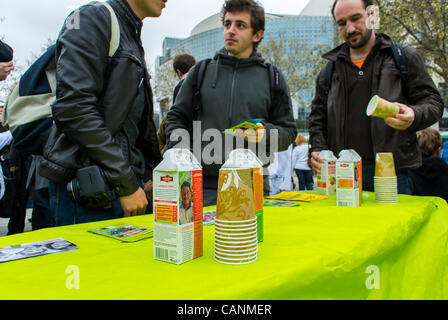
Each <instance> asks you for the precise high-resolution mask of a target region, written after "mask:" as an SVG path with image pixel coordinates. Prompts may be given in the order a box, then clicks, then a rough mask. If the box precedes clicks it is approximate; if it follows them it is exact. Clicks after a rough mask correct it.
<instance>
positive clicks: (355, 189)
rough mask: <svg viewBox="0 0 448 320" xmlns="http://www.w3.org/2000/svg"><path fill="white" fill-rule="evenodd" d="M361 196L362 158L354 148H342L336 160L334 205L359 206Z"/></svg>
mask: <svg viewBox="0 0 448 320" xmlns="http://www.w3.org/2000/svg"><path fill="white" fill-rule="evenodd" d="M361 196H362V159H361V157H360V156H359V154H358V153H357V152H356V151H355V150H342V151H341V152H340V153H339V158H338V160H337V161H336V205H337V206H338V207H359V206H361Z"/></svg>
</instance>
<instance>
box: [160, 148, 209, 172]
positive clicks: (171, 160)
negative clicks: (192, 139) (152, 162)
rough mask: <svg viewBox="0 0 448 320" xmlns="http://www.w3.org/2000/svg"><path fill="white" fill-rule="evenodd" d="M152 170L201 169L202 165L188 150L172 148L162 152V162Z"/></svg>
mask: <svg viewBox="0 0 448 320" xmlns="http://www.w3.org/2000/svg"><path fill="white" fill-rule="evenodd" d="M154 170H157V171H192V170H202V167H201V165H200V163H199V161H198V160H197V159H196V157H195V156H194V155H193V153H191V152H190V150H188V149H180V148H173V149H169V150H167V151H166V152H165V153H164V155H163V160H162V162H160V163H159V165H158V166H157V167H156V168H155V169H154Z"/></svg>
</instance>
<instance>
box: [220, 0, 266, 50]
mask: <svg viewBox="0 0 448 320" xmlns="http://www.w3.org/2000/svg"><path fill="white" fill-rule="evenodd" d="M227 12H232V13H234V12H249V13H250V25H251V27H252V29H254V33H253V34H256V33H257V32H258V31H260V30H262V31H264V28H265V16H264V8H263V6H262V5H261V4H260V3H259V2H258V1H254V0H226V2H224V5H223V6H222V9H221V22H222V24H224V17H225V15H226V13H227ZM261 40H262V39H261ZM261 40H260V41H259V42H257V43H255V44H254V45H255V47H257V46H258V44H259V43H260V42H261Z"/></svg>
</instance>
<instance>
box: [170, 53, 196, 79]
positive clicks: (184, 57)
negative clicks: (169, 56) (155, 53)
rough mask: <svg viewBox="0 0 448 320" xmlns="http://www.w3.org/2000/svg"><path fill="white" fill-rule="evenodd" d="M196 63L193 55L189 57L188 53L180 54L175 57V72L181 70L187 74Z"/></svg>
mask: <svg viewBox="0 0 448 320" xmlns="http://www.w3.org/2000/svg"><path fill="white" fill-rule="evenodd" d="M195 63H196V60H195V59H194V57H193V56H192V55H189V54H187V53H182V54H178V55H177V56H175V57H174V60H173V68H174V72H176V71H177V70H180V72H182V73H183V74H186V73H187V72H188V71H189V70H190V68H191V67H192V66H194V65H195Z"/></svg>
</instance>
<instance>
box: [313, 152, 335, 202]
mask: <svg viewBox="0 0 448 320" xmlns="http://www.w3.org/2000/svg"><path fill="white" fill-rule="evenodd" d="M319 157H320V158H321V159H322V160H323V163H322V168H321V170H320V173H318V174H317V177H316V178H317V192H318V193H319V194H322V195H325V196H329V195H334V194H336V160H337V158H336V157H335V156H334V154H333V152H332V151H330V150H322V151H321V152H320V155H319Z"/></svg>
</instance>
